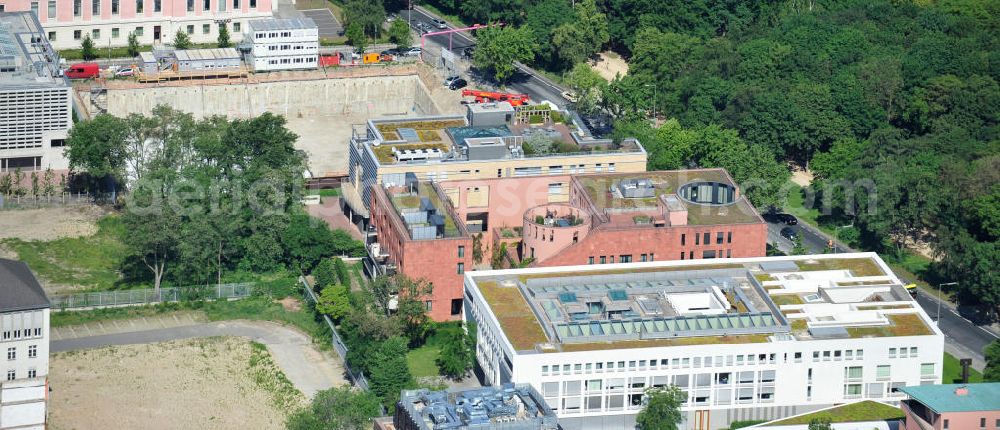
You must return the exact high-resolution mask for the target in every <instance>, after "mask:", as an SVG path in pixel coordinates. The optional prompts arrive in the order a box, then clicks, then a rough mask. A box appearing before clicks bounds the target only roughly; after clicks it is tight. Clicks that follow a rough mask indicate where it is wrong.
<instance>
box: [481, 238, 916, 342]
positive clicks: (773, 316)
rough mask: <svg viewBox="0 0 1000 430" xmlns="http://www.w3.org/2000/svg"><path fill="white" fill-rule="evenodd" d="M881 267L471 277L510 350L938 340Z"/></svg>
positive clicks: (697, 267) (867, 257)
mask: <svg viewBox="0 0 1000 430" xmlns="http://www.w3.org/2000/svg"><path fill="white" fill-rule="evenodd" d="M884 267H885V266H884V264H883V263H882V262H881V261H880V260H878V257H877V256H876V255H874V254H841V255H840V256H836V257H828V256H800V257H771V258H751V259H727V260H725V262H719V261H712V260H694V261H671V262H656V263H631V264H619V265H604V266H577V267H560V268H541V269H527V270H502V271H488V272H473V273H471V274H470V275H469V276H470V277H471V278H472V280H473V281H474V282H475V285H476V288H478V289H479V291H480V292H481V293H482V295H483V298H484V299H485V301H486V302H487V304H488V305H489V306H490V308H491V309H492V311H493V314H494V315H495V316H496V318H497V320H498V322H499V323H500V326H501V327H502V328H503V330H504V332H505V333H506V335H507V337H508V340H509V341H510V342H511V344H512V346H513V347H514V348H515V349H516V350H532V349H534V350H539V351H542V352H552V351H559V350H562V351H580V350H590V349H615V348H642V347H652V346H672V345H692V344H711V343H758V342H767V341H770V340H771V339H774V338H782V339H789V340H799V341H808V340H813V339H826V338H861V337H891V336H920V335H932V334H934V330H933V329H931V328H930V326H929V325H928V324H927V320H926V316H923V314H922V311H920V309H919V307H917V306H915V305H914V303H915V302H913V300H912V298H911V297H910V296H909V294H907V293H906V292H905V290H904V289H903V288H902V287H901V285H900V282H899V280H898V279H896V277H895V276H894V275H892V273H891V272H888V270H887V269H884ZM788 297H796V298H797V300H786V299H787V298H788Z"/></svg>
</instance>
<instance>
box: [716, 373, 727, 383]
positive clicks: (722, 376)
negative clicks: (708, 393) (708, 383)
mask: <svg viewBox="0 0 1000 430" xmlns="http://www.w3.org/2000/svg"><path fill="white" fill-rule="evenodd" d="M730 375H731V374H730V373H729V372H724V373H717V374H716V375H715V383H716V384H718V385H729V377H730Z"/></svg>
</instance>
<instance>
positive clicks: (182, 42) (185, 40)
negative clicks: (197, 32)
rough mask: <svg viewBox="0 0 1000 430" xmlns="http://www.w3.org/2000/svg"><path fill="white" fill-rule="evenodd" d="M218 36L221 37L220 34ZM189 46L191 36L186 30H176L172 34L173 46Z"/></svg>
mask: <svg viewBox="0 0 1000 430" xmlns="http://www.w3.org/2000/svg"><path fill="white" fill-rule="evenodd" d="M219 37H222V35H221V34H220V35H219ZM220 43H221V42H220ZM190 47H191V37H190V36H188V34H187V32H186V31H184V30H177V34H175V35H174V48H177V49H188V48H190Z"/></svg>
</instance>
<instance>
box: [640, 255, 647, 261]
mask: <svg viewBox="0 0 1000 430" xmlns="http://www.w3.org/2000/svg"><path fill="white" fill-rule="evenodd" d="M639 261H641V262H643V263H645V262H646V254H640V255H639Z"/></svg>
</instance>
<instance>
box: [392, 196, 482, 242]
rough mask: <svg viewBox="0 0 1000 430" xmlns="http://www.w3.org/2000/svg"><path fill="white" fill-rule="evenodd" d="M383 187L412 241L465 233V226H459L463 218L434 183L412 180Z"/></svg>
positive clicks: (459, 235)
mask: <svg viewBox="0 0 1000 430" xmlns="http://www.w3.org/2000/svg"><path fill="white" fill-rule="evenodd" d="M383 189H384V190H385V193H386V195H387V196H388V197H389V201H390V202H391V204H392V208H393V209H394V210H395V212H396V215H397V216H398V217H399V218H400V220H401V221H402V222H403V225H404V226H405V227H406V229H407V233H408V234H409V236H410V239H411V240H426V239H441V238H451V237H462V236H464V235H465V232H464V231H463V229H462V228H459V226H460V225H461V224H462V223H461V221H460V220H459V219H458V218H456V216H455V214H454V212H453V211H452V210H451V208H450V206H449V205H448V204H447V203H446V202H445V200H444V199H442V198H441V196H440V194H438V190H437V188H436V187H434V184H433V183H430V182H411V183H408V184H407V185H405V186H386V187H384V188H383Z"/></svg>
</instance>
